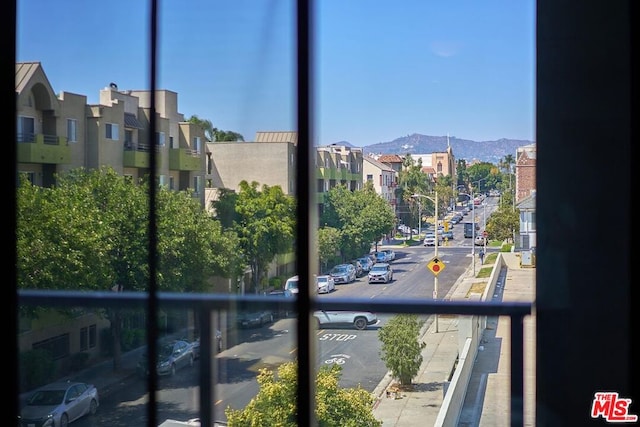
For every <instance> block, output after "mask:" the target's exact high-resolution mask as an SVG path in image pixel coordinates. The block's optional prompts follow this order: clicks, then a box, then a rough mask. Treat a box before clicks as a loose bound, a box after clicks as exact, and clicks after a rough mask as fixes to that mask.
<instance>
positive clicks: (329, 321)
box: [313, 310, 378, 330]
mask: <svg viewBox="0 0 640 427" xmlns="http://www.w3.org/2000/svg"><path fill="white" fill-rule="evenodd" d="M313 317H315V318H316V320H317V322H318V328H320V327H322V326H353V327H354V328H356V329H359V330H362V329H366V328H367V326H369V325H373V324H376V323H377V322H378V317H377V316H376V315H375V314H374V313H371V312H369V311H339V310H317V311H315V312H314V313H313Z"/></svg>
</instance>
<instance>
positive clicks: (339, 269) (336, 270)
mask: <svg viewBox="0 0 640 427" xmlns="http://www.w3.org/2000/svg"><path fill="white" fill-rule="evenodd" d="M346 271H347V268H346V267H344V266H340V267H333V270H331V273H333V274H336V273H344V272H346Z"/></svg>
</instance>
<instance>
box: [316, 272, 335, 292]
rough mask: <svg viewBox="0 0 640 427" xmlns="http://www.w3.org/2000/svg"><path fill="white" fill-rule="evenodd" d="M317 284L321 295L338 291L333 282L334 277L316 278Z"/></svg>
mask: <svg viewBox="0 0 640 427" xmlns="http://www.w3.org/2000/svg"><path fill="white" fill-rule="evenodd" d="M316 283H317V284H318V293H319V294H329V293H331V292H333V291H335V290H336V284H335V282H334V281H333V277H331V276H330V275H328V274H323V275H321V276H318V277H316Z"/></svg>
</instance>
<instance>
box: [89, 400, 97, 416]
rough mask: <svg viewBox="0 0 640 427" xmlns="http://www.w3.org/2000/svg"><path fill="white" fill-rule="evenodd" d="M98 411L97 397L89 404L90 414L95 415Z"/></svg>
mask: <svg viewBox="0 0 640 427" xmlns="http://www.w3.org/2000/svg"><path fill="white" fill-rule="evenodd" d="M97 411H98V402H96V400H95V399H91V403H90V404H89V415H91V416H93V415H95V414H96V412H97Z"/></svg>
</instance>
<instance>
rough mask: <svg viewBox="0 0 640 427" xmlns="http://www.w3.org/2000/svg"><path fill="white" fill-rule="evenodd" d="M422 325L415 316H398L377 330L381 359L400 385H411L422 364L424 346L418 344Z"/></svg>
mask: <svg viewBox="0 0 640 427" xmlns="http://www.w3.org/2000/svg"><path fill="white" fill-rule="evenodd" d="M422 323H423V322H422V321H420V320H419V319H418V316H416V315H415V314H399V315H397V316H394V317H392V318H391V319H390V320H389V322H387V324H386V325H384V326H383V327H382V328H380V329H379V330H378V338H379V339H380V341H381V342H382V348H381V359H382V361H383V362H384V363H385V365H386V366H387V368H388V369H389V370H390V371H391V373H392V375H393V376H394V377H395V378H398V379H399V380H400V384H402V385H409V384H411V381H412V380H413V378H414V377H415V376H416V375H417V374H418V370H419V369H420V364H421V363H422V349H423V348H424V346H425V344H424V343H420V342H418V336H419V334H420V328H421V327H422Z"/></svg>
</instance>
